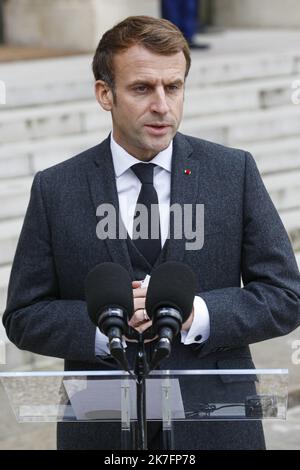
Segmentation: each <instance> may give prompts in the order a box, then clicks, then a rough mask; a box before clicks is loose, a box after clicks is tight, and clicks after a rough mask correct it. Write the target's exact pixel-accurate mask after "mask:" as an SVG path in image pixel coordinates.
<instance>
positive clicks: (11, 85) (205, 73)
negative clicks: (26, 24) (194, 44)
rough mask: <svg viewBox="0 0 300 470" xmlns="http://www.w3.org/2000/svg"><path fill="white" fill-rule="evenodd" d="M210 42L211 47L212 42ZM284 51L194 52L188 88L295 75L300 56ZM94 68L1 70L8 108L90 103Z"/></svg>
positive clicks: (78, 64)
mask: <svg viewBox="0 0 300 470" xmlns="http://www.w3.org/2000/svg"><path fill="white" fill-rule="evenodd" d="M209 39H210V40H211V41H212V39H213V38H212V37H210V38H209ZM219 40H220V36H219V38H217V41H219ZM225 40H226V38H225ZM221 41H222V39H221ZM223 42H224V41H223ZM285 49H286V50H281V51H276V50H268V51H265V52H257V51H254V50H253V51H251V54H249V53H245V54H244V53H243V54H239V53H231V52H230V50H227V51H224V50H223V51H221V53H218V46H217V47H214V46H213V47H212V48H211V49H210V50H209V51H207V52H206V51H203V53H201V54H198V53H197V52H196V51H192V68H191V71H190V75H189V77H188V86H190V87H199V86H201V87H205V86H211V85H212V84H219V85H221V86H222V85H223V84H224V83H230V82H239V81H243V80H260V79H263V78H271V77H285V76H289V75H292V74H297V73H298V72H299V69H300V65H299V60H298V59H299V54H298V51H297V50H291V49H292V47H291V46H289V47H286V48H285ZM91 62H92V55H90V54H83V55H79V56H72V57H64V58H50V59H42V60H34V61H30V60H29V61H24V62H23V61H19V62H12V63H2V64H0V79H1V80H3V81H4V83H5V84H6V95H7V100H6V108H18V107H22V106H36V105H41V104H47V103H54V102H56V103H59V102H62V101H65V102H66V101H70V102H74V101H75V100H81V99H83V100H85V99H92V98H93V95H94V91H93V75H92V71H91ZM20 77H22V80H20Z"/></svg>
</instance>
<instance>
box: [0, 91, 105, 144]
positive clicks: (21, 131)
mask: <svg viewBox="0 0 300 470" xmlns="http://www.w3.org/2000/svg"><path fill="white" fill-rule="evenodd" d="M90 116H92V125H93V126H95V125H96V127H97V129H98V130H100V129H101V128H105V129H109V125H110V116H109V114H108V113H106V112H104V111H103V112H101V111H100V106H99V105H98V103H97V102H96V101H95V100H94V101H91V100H89V101H82V102H80V101H78V102H77V103H58V104H57V105H47V106H40V107H31V108H23V109H18V110H6V111H2V112H1V122H0V133H1V141H2V143H5V142H16V141H27V140H35V139H43V138H45V137H51V136H53V137H56V136H60V135H67V134H69V135H70V134H79V133H85V132H87V131H89V130H90V128H91V124H90ZM95 121H96V123H95ZM1 153H2V152H1Z"/></svg>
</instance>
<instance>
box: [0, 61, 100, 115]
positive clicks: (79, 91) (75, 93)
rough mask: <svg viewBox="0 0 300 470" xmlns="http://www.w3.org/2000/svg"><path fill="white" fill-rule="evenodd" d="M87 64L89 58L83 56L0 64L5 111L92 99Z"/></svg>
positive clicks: (90, 78)
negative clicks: (7, 109)
mask: <svg viewBox="0 0 300 470" xmlns="http://www.w3.org/2000/svg"><path fill="white" fill-rule="evenodd" d="M91 62H92V57H91V56H90V55H86V54H83V55H78V56H72V57H60V58H50V59H41V60H26V61H16V62H9V63H2V64H0V78H1V80H3V81H4V83H5V84H6V108H19V107H23V106H37V105H41V104H49V103H59V102H63V101H66V102H67V101H70V102H73V101H74V100H75V101H76V100H81V99H92V98H93V97H94V90H93V86H94V85H93V75H92V71H91ZM20 77H22V80H20Z"/></svg>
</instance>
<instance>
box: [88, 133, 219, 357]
mask: <svg viewBox="0 0 300 470" xmlns="http://www.w3.org/2000/svg"><path fill="white" fill-rule="evenodd" d="M110 148H111V153H112V159H113V165H114V170H115V176H116V185H117V192H118V198H119V208H120V215H121V218H122V221H123V223H124V226H125V228H126V230H127V232H128V234H129V236H130V237H131V236H132V230H133V217H134V211H135V207H136V203H137V199H138V196H139V193H140V189H141V186H142V183H141V182H140V180H139V179H138V177H137V176H136V175H135V174H134V172H133V171H132V170H131V169H130V167H131V166H133V165H135V164H136V163H141V162H140V160H137V159H136V158H135V157H133V156H132V155H130V154H129V153H128V152H126V150H124V149H123V147H121V146H120V145H119V144H117V142H116V141H115V140H114V138H113V135H112V134H111V140H110ZM172 152H173V142H171V143H170V145H169V147H168V148H166V149H165V150H163V151H162V152H159V153H158V154H157V155H156V156H155V157H154V158H153V159H152V160H151V163H154V164H155V165H156V167H155V168H154V173H153V185H154V188H155V190H156V192H157V197H158V202H159V215H160V229H161V243H162V247H163V246H164V243H165V241H166V239H167V236H168V231H169V208H170V193H171V165H172ZM137 280H140V279H137ZM141 280H143V279H141ZM209 334H210V322H209V313H208V309H207V306H206V303H205V302H204V300H203V299H202V298H201V297H199V296H195V299H194V319H193V323H192V325H191V327H190V329H189V331H188V332H187V331H182V332H181V341H182V343H184V344H192V343H201V342H203V341H206V340H207V338H208V337H209ZM107 343H108V339H107V336H105V335H104V334H103V333H101V332H100V331H99V329H98V328H97V329H96V342H95V352H96V355H99V356H105V355H107V354H109V349H108V345H107Z"/></svg>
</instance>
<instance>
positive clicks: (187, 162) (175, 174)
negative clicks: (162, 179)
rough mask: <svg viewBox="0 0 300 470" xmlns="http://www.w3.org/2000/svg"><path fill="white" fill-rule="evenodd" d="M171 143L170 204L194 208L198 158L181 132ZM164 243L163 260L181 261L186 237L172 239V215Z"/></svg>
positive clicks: (196, 192)
mask: <svg viewBox="0 0 300 470" xmlns="http://www.w3.org/2000/svg"><path fill="white" fill-rule="evenodd" d="M173 144H174V146H173V158H172V175H171V200H170V204H171V206H172V205H173V204H179V205H180V206H181V208H182V211H183V208H184V206H183V205H184V204H191V205H192V206H193V208H194V207H195V204H196V202H197V194H198V188H199V173H200V171H199V166H200V165H199V160H198V158H197V159H196V158H193V148H192V146H191V145H190V144H189V142H188V141H187V139H185V137H184V136H183V135H182V134H179V133H178V134H176V136H175V138H174V143H173ZM185 170H189V171H187V172H185ZM182 222H183V221H182ZM182 227H184V226H183V225H182ZM166 243H167V245H166V258H165V261H171V260H172V261H181V260H182V258H183V256H184V252H185V243H186V239H185V237H184V233H182V236H181V238H180V239H177V240H176V239H174V218H173V217H171V218H170V239H169V240H167V242H166Z"/></svg>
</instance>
